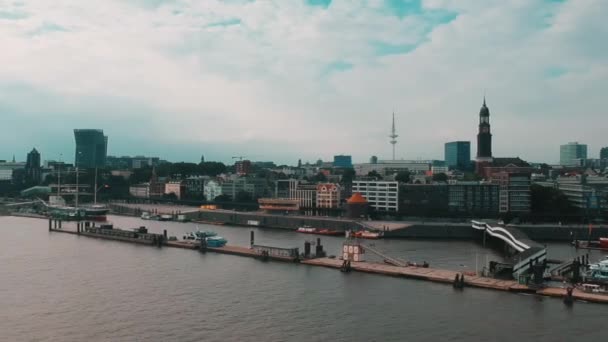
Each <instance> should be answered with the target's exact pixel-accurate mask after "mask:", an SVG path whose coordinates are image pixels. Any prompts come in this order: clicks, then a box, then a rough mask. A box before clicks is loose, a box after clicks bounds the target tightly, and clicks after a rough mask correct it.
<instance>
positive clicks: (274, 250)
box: [49, 220, 608, 304]
mask: <svg viewBox="0 0 608 342" xmlns="http://www.w3.org/2000/svg"><path fill="white" fill-rule="evenodd" d="M76 226H77V228H76V230H74V229H73V228H71V227H69V228H68V227H62V223H61V221H57V222H53V220H49V231H51V232H60V233H67V234H75V235H80V236H86V237H92V238H102V239H109V240H117V241H122V242H130V243H140V244H147V245H150V246H157V247H163V246H164V247H172V248H180V249H189V250H198V251H200V252H212V253H220V254H229V255H235V256H241V257H249V258H255V259H259V260H263V261H280V262H288V263H293V264H303V265H307V266H310V267H324V268H331V269H336V270H344V264H345V262H344V261H343V260H340V259H338V258H328V257H318V256H319V255H320V254H321V255H322V254H323V253H317V254H316V255H314V256H313V255H312V254H304V255H309V256H310V257H302V256H303V255H299V250H298V249H297V248H282V247H272V246H261V245H255V244H254V241H253V235H252V241H251V245H250V246H249V247H243V246H230V245H226V246H224V247H206V246H201V244H200V243H199V242H191V241H168V240H167V239H166V232H165V233H164V234H149V233H147V232H145V233H144V232H143V231H142V232H141V233H137V232H132V231H129V230H122V229H116V228H112V229H107V228H101V227H96V226H93V225H92V224H89V225H88V226H87V225H86V223H84V222H78V223H77V224H76ZM104 229H105V231H103V232H102V230H104ZM111 230H114V232H109V231H111ZM133 233H135V234H136V235H133ZM159 241H161V243H159ZM362 246H364V245H362ZM363 248H366V247H365V246H364V247H363ZM369 251H370V252H372V253H374V251H372V250H371V249H370V250H369ZM374 254H375V253H374ZM399 264H401V263H399ZM347 267H348V270H349V271H351V270H352V271H355V272H363V273H371V274H377V275H385V276H392V277H402V278H409V279H417V280H421V281H430V282H436V283H443V284H452V285H453V286H454V287H455V288H459V289H462V288H463V287H475V288H483V289H491V290H498V291H506V292H514V293H530V294H537V295H542V296H549V297H560V298H570V299H571V300H582V301H587V302H594V303H604V304H608V296H607V295H601V294H595V293H587V292H582V291H579V290H576V289H574V290H573V291H572V294H571V297H568V292H567V289H566V288H558V287H542V288H538V287H535V286H528V285H525V284H520V283H519V282H517V281H514V280H500V279H494V278H489V277H483V276H479V275H478V274H476V273H475V272H458V271H452V270H444V269H436V268H431V267H421V266H396V265H390V264H386V263H379V262H370V261H361V262H349V263H348V266H347Z"/></svg>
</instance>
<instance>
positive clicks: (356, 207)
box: [346, 192, 369, 218]
mask: <svg viewBox="0 0 608 342" xmlns="http://www.w3.org/2000/svg"><path fill="white" fill-rule="evenodd" d="M368 209H369V203H368V202H367V200H366V199H365V197H363V196H361V194H360V193H358V192H355V193H354V194H353V195H352V196H351V197H350V198H349V199H348V200H346V217H348V218H366V217H367V212H368Z"/></svg>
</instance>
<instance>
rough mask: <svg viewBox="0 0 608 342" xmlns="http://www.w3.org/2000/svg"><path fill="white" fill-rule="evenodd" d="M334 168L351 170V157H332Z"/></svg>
mask: <svg viewBox="0 0 608 342" xmlns="http://www.w3.org/2000/svg"><path fill="white" fill-rule="evenodd" d="M333 166H334V167H342V168H351V167H353V159H352V157H351V156H344V155H339V156H334V163H333Z"/></svg>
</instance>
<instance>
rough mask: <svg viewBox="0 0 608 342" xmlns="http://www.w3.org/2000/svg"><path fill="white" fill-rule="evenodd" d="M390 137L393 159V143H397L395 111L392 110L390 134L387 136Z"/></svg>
mask: <svg viewBox="0 0 608 342" xmlns="http://www.w3.org/2000/svg"><path fill="white" fill-rule="evenodd" d="M388 137H389V138H391V140H390V143H391V145H393V160H395V144H397V137H398V135H397V131H396V130H395V112H393V127H392V129H391V135H389V136H388Z"/></svg>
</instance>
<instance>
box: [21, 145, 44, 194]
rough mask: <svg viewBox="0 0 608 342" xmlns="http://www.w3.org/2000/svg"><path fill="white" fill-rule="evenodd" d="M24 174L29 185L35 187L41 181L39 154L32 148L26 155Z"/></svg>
mask: <svg viewBox="0 0 608 342" xmlns="http://www.w3.org/2000/svg"><path fill="white" fill-rule="evenodd" d="M25 174H26V177H27V181H28V182H29V183H30V184H34V185H37V184H39V183H40V181H42V167H41V166H40V153H39V152H38V151H37V150H36V149H35V148H34V149H32V151H31V152H30V153H28V154H27V161H26V163H25Z"/></svg>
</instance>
